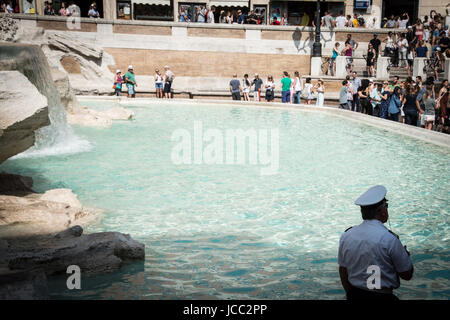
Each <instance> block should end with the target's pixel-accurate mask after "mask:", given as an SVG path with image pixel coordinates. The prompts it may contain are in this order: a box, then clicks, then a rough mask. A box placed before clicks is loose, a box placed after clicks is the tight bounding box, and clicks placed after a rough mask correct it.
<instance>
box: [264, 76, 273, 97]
mask: <svg viewBox="0 0 450 320" xmlns="http://www.w3.org/2000/svg"><path fill="white" fill-rule="evenodd" d="M265 87H266V100H267V102H271V101H273V100H275V83H274V82H273V77H272V76H268V77H267V82H266V85H265Z"/></svg>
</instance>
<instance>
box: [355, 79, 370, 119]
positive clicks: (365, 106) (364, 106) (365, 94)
mask: <svg viewBox="0 0 450 320" xmlns="http://www.w3.org/2000/svg"><path fill="white" fill-rule="evenodd" d="M369 91H370V89H369V87H368V86H361V87H359V89H358V99H359V103H360V105H361V113H364V114H369V115H372V110H371V107H372V105H371V104H370V102H369V97H370V92H369Z"/></svg>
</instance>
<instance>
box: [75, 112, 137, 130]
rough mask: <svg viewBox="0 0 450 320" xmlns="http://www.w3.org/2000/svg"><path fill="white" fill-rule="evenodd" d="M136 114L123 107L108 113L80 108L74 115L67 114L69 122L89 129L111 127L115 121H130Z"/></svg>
mask: <svg viewBox="0 0 450 320" xmlns="http://www.w3.org/2000/svg"><path fill="white" fill-rule="evenodd" d="M133 116H134V113H133V112H132V111H130V110H127V109H125V108H123V107H116V108H113V109H110V110H107V111H97V110H92V109H89V108H87V107H80V108H78V109H77V111H76V112H74V113H68V114H67V121H68V122H69V123H70V124H76V125H81V126H88V127H109V126H111V124H112V121H113V120H130V119H132V118H133Z"/></svg>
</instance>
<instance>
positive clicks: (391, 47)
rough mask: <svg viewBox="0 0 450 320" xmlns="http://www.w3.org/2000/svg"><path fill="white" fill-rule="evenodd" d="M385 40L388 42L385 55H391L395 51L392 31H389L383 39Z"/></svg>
mask: <svg viewBox="0 0 450 320" xmlns="http://www.w3.org/2000/svg"><path fill="white" fill-rule="evenodd" d="M383 42H386V46H385V48H384V55H385V56H387V57H389V56H391V55H392V53H393V52H394V49H395V48H394V43H395V40H394V35H393V34H392V31H389V32H388V35H387V37H386V38H385V39H384V40H383Z"/></svg>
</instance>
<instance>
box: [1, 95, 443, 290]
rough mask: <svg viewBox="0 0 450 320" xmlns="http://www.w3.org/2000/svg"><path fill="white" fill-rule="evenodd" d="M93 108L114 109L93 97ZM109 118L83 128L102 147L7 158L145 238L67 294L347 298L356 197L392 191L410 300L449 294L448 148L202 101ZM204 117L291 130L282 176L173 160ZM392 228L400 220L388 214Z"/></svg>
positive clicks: (105, 222)
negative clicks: (140, 249)
mask: <svg viewBox="0 0 450 320" xmlns="http://www.w3.org/2000/svg"><path fill="white" fill-rule="evenodd" d="M86 105H89V106H90V107H94V108H95V107H96V108H106V107H111V106H112V105H111V104H108V103H101V104H100V103H99V102H90V103H86ZM132 110H133V111H134V112H135V114H136V119H135V120H134V121H130V122H116V123H114V125H113V127H112V128H110V129H93V128H81V127H75V128H74V129H75V132H76V134H78V135H79V136H81V137H84V138H85V139H86V140H88V141H89V142H90V143H91V145H92V146H93V148H92V150H90V151H87V152H83V153H78V154H75V155H70V156H68V155H61V156H48V157H44V158H42V157H40V158H32V157H28V158H21V159H14V160H9V161H7V162H6V163H5V164H3V165H2V166H1V167H0V170H5V171H9V172H15V173H20V174H24V175H30V176H33V178H34V180H35V189H36V190H37V191H44V190H48V189H51V188H61V187H66V188H70V189H72V190H73V191H74V192H75V193H76V194H78V196H79V198H80V200H81V201H82V203H83V204H84V205H86V206H94V207H99V208H102V209H104V210H105V215H104V217H103V218H102V219H101V221H99V222H98V223H96V224H93V225H90V226H89V227H88V228H87V231H88V232H98V231H120V232H124V233H129V234H131V235H132V236H133V237H134V238H135V239H137V240H139V241H142V242H144V243H145V245H146V260H145V263H144V264H143V265H142V264H140V263H137V264H136V263H132V264H129V265H126V266H124V268H122V269H121V270H120V271H118V272H115V273H112V274H107V275H101V276H96V277H83V278H82V290H80V291H73V292H71V291H68V290H67V289H66V286H65V281H66V278H65V277H56V278H54V279H52V280H51V286H50V290H51V294H52V297H53V298H55V299H58V298H82V299H88V298H100V299H110V298H114V299H129V298H131V299H135V298H141V299H203V298H218V299H230V298H237V299H342V298H344V291H343V290H342V288H341V285H340V281H339V275H338V272H337V268H338V265H337V248H338V242H339V237H340V235H341V234H342V233H343V231H344V230H345V229H347V228H348V227H349V226H352V225H356V224H359V223H360V222H361V216H360V213H359V210H358V207H356V206H355V205H353V201H354V200H355V199H356V198H357V196H358V195H359V194H361V193H362V192H363V191H365V190H366V189H367V188H368V187H369V186H372V185H376V184H384V185H385V186H386V187H387V189H388V195H387V198H388V199H389V211H390V216H391V219H390V227H391V228H392V229H393V231H395V232H396V233H398V234H399V235H400V238H401V240H402V241H403V243H404V244H406V245H407V246H408V248H409V250H410V251H411V254H412V259H413V261H414V263H415V269H416V270H415V277H414V280H413V281H411V282H408V283H407V282H403V283H402V286H401V288H400V289H399V290H397V291H398V292H397V293H398V295H399V296H400V298H402V299H418V298H424V299H432V298H433V299H448V298H450V290H449V288H450V286H449V285H450V263H449V260H450V245H449V210H448V208H449V205H450V201H449V195H450V193H449V190H450V182H449V179H448V176H447V174H448V170H449V169H450V161H449V155H450V151H449V150H446V149H444V148H440V147H435V146H432V145H429V144H426V143H422V142H419V141H416V140H414V139H410V138H406V137H403V136H400V135H397V134H393V133H389V132H387V131H383V130H379V129H376V128H373V127H369V126H366V125H363V124H359V123H355V122H351V121H348V120H345V119H341V118H337V117H333V116H327V115H323V114H316V113H308V112H297V111H286V110H275V109H258V108H251V109H250V108H237V107H224V106H212V105H208V106H193V105H181V104H180V105H174V104H170V105H169V104H168V105H148V106H145V107H132ZM194 121H202V123H203V126H204V127H205V128H217V129H219V130H226V129H238V128H240V129H244V130H245V129H249V128H254V129H257V130H258V129H270V128H278V129H279V134H280V164H279V165H280V167H279V172H278V174H277V175H272V176H261V175H260V168H261V167H260V166H253V165H248V164H247V165H234V166H232V165H205V164H200V165H180V166H177V165H174V164H173V163H172V161H171V152H172V148H173V146H174V144H175V143H174V142H172V141H171V135H172V133H173V132H174V131H175V130H176V129H187V130H189V131H190V132H193V126H194ZM387 226H388V227H389V224H388V225H387Z"/></svg>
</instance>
